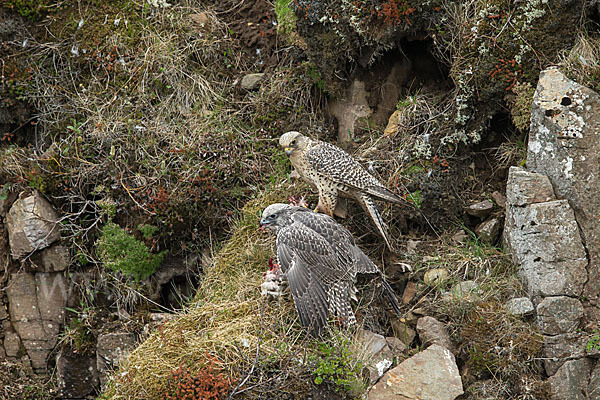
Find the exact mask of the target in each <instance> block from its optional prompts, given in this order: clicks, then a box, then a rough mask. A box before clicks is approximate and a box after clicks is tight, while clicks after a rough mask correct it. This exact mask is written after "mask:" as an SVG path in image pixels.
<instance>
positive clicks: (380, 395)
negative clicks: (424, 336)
mask: <svg viewBox="0 0 600 400" xmlns="http://www.w3.org/2000/svg"><path fill="white" fill-rule="evenodd" d="M461 394H463V387H462V380H461V377H460V374H459V372H458V367H457V366H456V361H455V359H454V355H453V354H452V352H451V351H450V350H448V349H446V348H444V347H442V346H439V345H437V344H434V345H431V346H429V347H428V348H427V349H425V350H423V351H422V352H420V353H418V354H416V355H414V356H412V357H411V358H409V359H408V360H406V361H404V362H402V363H401V364H400V365H398V366H397V367H395V368H393V369H392V370H390V371H388V372H386V373H385V375H384V376H383V377H382V378H381V379H380V380H379V382H378V383H377V384H376V385H375V386H373V387H372V388H371V390H370V391H369V393H368V398H369V400H395V399H422V400H454V399H456V398H457V397H458V396H460V395H461Z"/></svg>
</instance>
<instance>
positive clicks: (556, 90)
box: [527, 68, 600, 302]
mask: <svg viewBox="0 0 600 400" xmlns="http://www.w3.org/2000/svg"><path fill="white" fill-rule="evenodd" d="M598 110H600V95H599V94H598V93H596V92H595V91H594V90H591V89H589V88H586V87H584V86H581V85H579V84H578V83H576V82H574V81H572V80H570V79H568V78H567V77H565V76H564V75H563V73H562V72H561V71H560V70H559V69H558V68H550V69H546V70H544V71H542V72H541V73H540V77H539V81H538V85H537V88H536V91H535V95H534V97H533V103H532V109H531V130H530V134H529V143H528V148H527V168H528V169H529V170H531V171H534V172H540V173H544V174H545V175H547V176H548V178H549V180H550V182H551V183H552V186H553V187H554V190H555V192H556V195H557V196H558V198H561V199H565V200H567V201H569V204H570V205H571V206H572V207H573V210H574V212H575V216H576V217H577V223H578V225H579V229H580V231H581V233H582V239H583V240H582V242H584V243H585V244H586V247H587V251H588V254H589V256H590V265H589V268H588V274H589V277H588V279H587V282H586V285H585V291H584V293H583V295H584V296H585V297H586V298H587V299H588V300H590V301H592V302H597V301H600V299H599V296H600V279H598V277H599V276H600V219H599V218H598V215H600V198H599V197H598V193H600V169H599V168H598V165H600V113H599V111H598ZM578 272H583V271H580V270H579V269H578ZM583 273H585V272H583ZM575 296H577V294H575Z"/></svg>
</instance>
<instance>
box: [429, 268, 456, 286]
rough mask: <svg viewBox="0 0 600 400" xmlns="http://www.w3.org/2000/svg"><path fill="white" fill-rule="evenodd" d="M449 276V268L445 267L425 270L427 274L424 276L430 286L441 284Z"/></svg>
mask: <svg viewBox="0 0 600 400" xmlns="http://www.w3.org/2000/svg"><path fill="white" fill-rule="evenodd" d="M449 276H450V274H448V270H446V269H445V268H434V269H430V270H429V271H427V272H425V275H424V276H423V282H425V283H426V284H427V285H430V286H431V285H440V284H442V283H443V282H445V281H446V280H448V277H449Z"/></svg>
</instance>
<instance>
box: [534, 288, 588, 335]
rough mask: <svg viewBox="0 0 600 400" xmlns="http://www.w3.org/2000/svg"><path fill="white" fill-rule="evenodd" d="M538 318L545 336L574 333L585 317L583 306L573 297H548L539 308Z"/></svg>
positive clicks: (539, 325) (539, 326)
mask: <svg viewBox="0 0 600 400" xmlns="http://www.w3.org/2000/svg"><path fill="white" fill-rule="evenodd" d="M537 316H538V318H537V322H538V328H539V329H540V332H541V333H543V334H545V335H559V334H561V333H567V332H573V331H575V329H577V327H578V325H579V321H580V320H581V318H582V317H583V306H582V305H581V302H580V301H579V300H577V299H574V298H572V297H566V296H557V297H546V298H545V299H544V300H542V301H541V302H540V304H538V306H537Z"/></svg>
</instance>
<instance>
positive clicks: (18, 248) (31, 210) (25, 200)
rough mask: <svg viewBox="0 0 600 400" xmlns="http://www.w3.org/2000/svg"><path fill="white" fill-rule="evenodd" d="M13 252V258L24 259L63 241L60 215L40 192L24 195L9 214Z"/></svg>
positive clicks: (8, 224)
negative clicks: (61, 238) (33, 252)
mask: <svg viewBox="0 0 600 400" xmlns="http://www.w3.org/2000/svg"><path fill="white" fill-rule="evenodd" d="M6 227H7V230H8V240H9V243H10V250H11V252H12V256H13V257H14V258H22V257H25V256H26V255H27V254H29V253H31V252H32V251H34V250H41V249H43V248H45V247H48V246H49V245H50V244H52V243H53V242H55V241H57V240H58V239H60V226H59V224H58V214H57V213H56V211H55V210H54V208H52V205H50V203H48V201H47V200H46V199H44V198H43V197H42V195H41V194H39V193H38V192H37V191H36V192H33V194H32V195H30V196H26V195H23V194H22V195H21V196H19V199H18V200H17V201H15V202H14V203H13V205H12V207H11V208H10V210H9V211H8V214H7V215H6Z"/></svg>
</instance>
